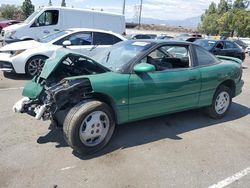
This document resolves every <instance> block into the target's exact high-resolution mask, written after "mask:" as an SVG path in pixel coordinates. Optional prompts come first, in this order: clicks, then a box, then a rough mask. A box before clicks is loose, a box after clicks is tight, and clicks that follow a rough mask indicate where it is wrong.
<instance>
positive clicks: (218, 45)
mask: <svg viewBox="0 0 250 188" xmlns="http://www.w3.org/2000/svg"><path fill="white" fill-rule="evenodd" d="M215 48H217V49H224V45H223V43H222V42H219V43H218V44H216V46H215Z"/></svg>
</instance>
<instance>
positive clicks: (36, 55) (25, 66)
mask: <svg viewBox="0 0 250 188" xmlns="http://www.w3.org/2000/svg"><path fill="white" fill-rule="evenodd" d="M39 56H42V57H45V58H46V59H48V58H49V57H48V56H46V55H43V54H33V55H32V56H30V57H29V58H28V59H27V61H26V62H25V65H24V71H25V74H27V65H28V63H29V61H30V60H31V59H32V58H35V57H39Z"/></svg>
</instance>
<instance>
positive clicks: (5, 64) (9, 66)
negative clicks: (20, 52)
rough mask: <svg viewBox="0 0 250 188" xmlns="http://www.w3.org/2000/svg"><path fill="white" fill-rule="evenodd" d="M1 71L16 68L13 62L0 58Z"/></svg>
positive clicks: (10, 70)
mask: <svg viewBox="0 0 250 188" xmlns="http://www.w3.org/2000/svg"><path fill="white" fill-rule="evenodd" d="M0 71H3V72H15V69H14V68H13V66H12V63H10V62H8V61H2V60H0Z"/></svg>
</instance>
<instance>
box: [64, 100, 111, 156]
mask: <svg viewBox="0 0 250 188" xmlns="http://www.w3.org/2000/svg"><path fill="white" fill-rule="evenodd" d="M114 128H115V121H114V117H113V113H112V110H111V109H110V107H109V106H108V105H107V104H105V103H103V102H100V101H88V102H85V103H82V104H79V105H76V106H75V107H73V108H72V109H71V110H70V111H69V113H68V114H67V116H66V118H65V121H64V124H63V132H64V137H65V140H66V142H67V143H68V144H69V145H70V146H71V147H72V148H73V149H74V150H76V151H77V152H78V153H82V154H92V153H94V152H96V151H98V150H100V149H101V148H103V147H104V146H105V145H106V144H107V143H108V142H109V140H110V138H111V136H112V134H113V132H114Z"/></svg>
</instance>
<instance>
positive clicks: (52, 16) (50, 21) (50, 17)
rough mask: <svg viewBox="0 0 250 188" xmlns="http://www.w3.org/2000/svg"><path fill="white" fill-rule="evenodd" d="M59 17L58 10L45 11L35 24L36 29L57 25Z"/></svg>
mask: <svg viewBox="0 0 250 188" xmlns="http://www.w3.org/2000/svg"><path fill="white" fill-rule="evenodd" d="M58 15H59V11H58V10H48V11H45V12H44V13H42V14H41V15H40V16H39V17H38V19H37V21H36V23H35V27H39V26H48V25H56V24H57V23H58Z"/></svg>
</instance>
